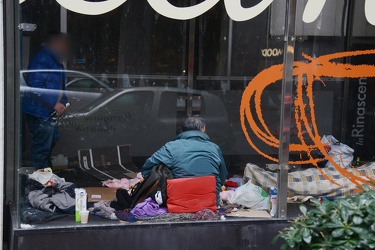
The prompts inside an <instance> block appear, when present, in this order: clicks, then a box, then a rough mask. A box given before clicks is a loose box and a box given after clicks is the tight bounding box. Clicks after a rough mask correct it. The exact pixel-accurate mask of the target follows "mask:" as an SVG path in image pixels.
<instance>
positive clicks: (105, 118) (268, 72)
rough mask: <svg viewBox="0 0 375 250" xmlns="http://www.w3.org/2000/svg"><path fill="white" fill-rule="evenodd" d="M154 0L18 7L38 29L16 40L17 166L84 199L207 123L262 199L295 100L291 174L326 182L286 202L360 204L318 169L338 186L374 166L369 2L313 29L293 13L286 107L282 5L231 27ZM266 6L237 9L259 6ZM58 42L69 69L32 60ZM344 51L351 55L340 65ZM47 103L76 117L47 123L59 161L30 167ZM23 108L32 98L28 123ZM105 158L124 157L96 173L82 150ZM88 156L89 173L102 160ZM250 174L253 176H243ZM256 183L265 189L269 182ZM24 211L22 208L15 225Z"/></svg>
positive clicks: (334, 8) (343, 7)
mask: <svg viewBox="0 0 375 250" xmlns="http://www.w3.org/2000/svg"><path fill="white" fill-rule="evenodd" d="M206 1H207V2H208V0H206ZM84 2H87V3H88V2H92V3H94V2H106V1H84ZM107 2H108V1H107ZM149 2H150V1H146V0H129V1H126V2H125V3H124V4H122V5H120V6H119V7H118V8H115V9H113V10H111V11H109V12H107V13H104V14H101V15H85V14H81V13H77V12H76V11H72V10H70V9H65V8H63V7H61V6H60V5H59V4H58V3H57V2H56V1H42V0H26V1H25V2H23V3H22V4H20V12H21V22H22V23H31V24H36V29H35V30H34V31H23V32H22V34H21V36H22V37H21V38H22V39H21V41H22V43H21V44H20V51H21V68H20V76H21V77H20V83H19V85H20V91H21V97H22V98H21V100H20V102H21V103H22V104H23V110H22V113H23V119H22V124H21V127H22V141H21V142H20V144H21V145H22V152H21V158H22V161H21V166H20V167H22V168H27V167H33V168H45V167H52V170H53V172H54V173H55V174H57V175H58V176H60V177H62V178H65V180H66V181H69V182H72V183H74V184H75V185H76V186H78V187H82V188H87V187H99V186H101V184H102V183H101V181H105V180H106V179H111V178H110V177H113V179H115V178H118V177H119V174H118V172H119V171H118V168H117V167H118V166H117V167H116V168H114V169H111V167H113V165H116V164H117V165H120V166H121V167H122V169H127V170H129V169H131V170H129V172H126V171H127V170H126V171H125V170H124V172H126V173H127V174H129V173H132V172H140V171H141V169H142V166H143V164H144V163H145V161H146V159H147V158H148V157H150V156H151V155H152V154H153V153H154V152H156V151H157V150H158V149H160V148H161V147H162V146H163V145H164V144H165V143H167V142H169V141H172V140H174V138H175V137H176V136H177V135H178V134H179V133H181V132H182V129H183V125H184V119H185V118H186V117H188V116H191V115H200V116H202V117H204V118H205V120H206V126H207V127H206V129H207V130H206V133H207V135H208V136H209V137H210V139H211V141H212V142H214V143H215V144H217V145H218V146H219V147H220V149H221V151H222V153H223V157H224V159H225V163H226V166H227V168H228V173H229V174H228V179H229V178H231V177H233V176H235V177H238V178H242V177H243V180H244V181H243V184H244V183H245V182H246V181H245V180H248V179H249V178H250V179H252V181H253V183H255V184H257V185H259V186H261V187H262V188H263V189H264V190H265V191H266V192H268V190H269V188H271V187H274V186H275V185H276V182H275V181H276V174H275V173H274V172H272V171H268V169H266V168H265V166H266V164H272V163H275V162H276V163H277V161H278V159H279V156H278V154H279V145H280V143H279V137H280V134H281V133H283V132H285V131H280V128H281V126H280V116H281V114H282V110H283V109H282V105H283V104H285V102H286V101H285V100H286V98H289V100H290V102H291V104H292V112H291V117H292V118H291V125H290V127H289V128H288V132H290V144H291V148H290V155H289V158H290V162H291V165H293V166H297V172H298V171H299V172H301V171H304V170H306V169H313V171H314V174H313V175H309V176H307V177H306V178H307V179H308V180H309V181H310V182H311V181H313V180H323V179H324V180H327V181H328V182H327V183H326V185H329V187H328V188H327V190H323V191H321V192H319V190H303V191H302V192H301V193H296V191H297V190H295V189H290V190H289V195H290V196H296V195H302V196H307V195H312V196H315V197H321V196H323V197H326V196H327V197H336V196H335V194H333V193H334V192H336V194H337V196H339V195H340V194H347V193H351V192H354V191H353V190H354V187H355V185H353V186H350V187H349V186H348V187H344V189H340V188H339V187H338V186H337V188H335V187H336V186H335V185H336V184H335V183H334V180H333V181H332V182H329V180H328V179H330V178H327V175H326V174H328V175H330V173H326V174H324V173H323V172H322V171H321V170H322V169H323V171H325V170H327V169H328V167H327V166H326V165H325V164H326V163H327V161H328V163H331V165H332V164H333V162H336V163H337V166H333V167H332V173H331V175H330V177H331V179H332V178H333V179H335V178H336V177H335V176H337V175H339V176H338V179H340V178H347V176H348V174H346V172H343V171H341V170H339V171H338V172H337V174H336V172H335V174H333V171H336V170H337V168H339V167H342V168H343V169H345V171H346V170H347V169H350V168H351V167H350V165H353V164H357V163H356V162H358V164H359V165H358V166H361V165H363V164H364V163H366V162H371V161H373V159H374V157H375V152H373V150H372V147H371V145H372V144H373V143H374V142H375V138H374V136H373V134H374V133H375V131H374V129H375V127H374V126H372V124H373V120H374V112H375V111H374V108H375V103H374V102H373V101H372V99H373V98H371V97H372V96H373V95H374V93H375V90H374V89H373V87H372V86H371V85H372V84H371V83H372V82H373V81H374V77H375V74H374V71H373V70H374V68H373V67H372V68H371V65H375V52H374V46H373V44H374V43H373V42H374V37H375V26H373V25H370V24H369V22H368V21H367V19H366V16H365V12H364V2H365V1H355V3H354V4H352V3H351V4H349V3H348V2H351V1H331V2H330V3H327V4H326V5H325V6H324V7H323V10H322V12H321V14H320V15H318V17H317V19H316V20H315V21H313V22H309V23H307V22H304V21H303V12H304V10H305V4H304V3H305V2H306V1H298V4H297V14H296V17H295V18H296V20H295V22H296V27H295V34H294V35H292V38H291V39H293V41H295V42H296V44H295V46H294V47H289V48H287V50H291V51H293V52H294V55H295V57H294V60H295V61H296V63H295V64H294V67H290V68H289V70H293V96H289V97H288V96H287V97H286V98H285V96H284V99H283V95H282V81H283V77H284V75H283V72H284V71H283V70H285V69H284V68H283V65H284V67H287V65H286V64H285V54H286V53H287V52H290V51H285V48H286V47H285V41H284V40H285V39H286V38H285V37H284V29H285V15H287V16H288V15H289V14H290V13H287V12H286V6H284V3H283V1H274V3H272V4H271V6H270V7H268V8H266V9H265V10H264V11H262V12H261V13H260V14H259V15H257V16H255V17H254V18H248V20H245V21H241V22H238V21H234V20H233V18H231V17H230V15H228V8H227V7H228V6H225V2H227V1H219V2H218V3H217V4H216V5H214V6H213V7H212V8H210V9H209V10H208V11H206V12H205V13H204V14H202V15H199V16H198V17H196V18H193V19H188V20H175V19H173V18H169V17H166V16H165V15H163V14H162V13H158V12H157V11H155V9H154V8H153V5H152V4H150V3H149ZM163 2H165V1H163ZM168 2H169V3H171V4H173V5H174V6H178V7H186V6H192V5H195V4H196V1H188V0H176V1H172V0H171V1H168ZM202 2H204V1H197V3H198V4H199V3H202ZM262 2H263V1H241V4H242V7H243V8H252V7H253V6H255V5H257V4H261V3H262ZM306 8H307V7H306ZM46 20H48V21H46ZM51 32H63V33H66V34H68V37H65V36H64V37H63V39H66V42H67V43H68V44H69V46H68V47H69V53H67V57H66V58H65V59H64V60H63V61H61V62H58V63H56V62H52V64H53V65H52V66H51V67H52V68H49V66H48V65H40V64H38V66H35V58H34V56H35V55H36V54H37V53H38V52H39V51H40V50H43V46H42V45H43V43H45V42H46V41H48V36H49V34H51ZM44 45H45V44H44ZM349 51H357V52H354V53H348V54H345V52H349ZM360 51H363V53H361V52H360ZM338 53H341V54H338ZM327 55H328V56H329V55H333V56H332V58H331V59H329V62H325V61H324V60H323V61H319V60H318V61H314V60H315V59H319V58H324V57H325V56H327ZM33 58H34V59H33ZM33 60H34V61H33ZM43 60H44V59H42V61H43ZM43 62H44V61H43ZM56 65H57V66H56ZM285 65H286V66H285ZM342 65H344V66H342ZM345 65H346V66H345ZM364 65H370V66H368V68H366V66H364ZM361 66H363V68H361V69H360V68H358V67H361ZM345 67H346V68H345ZM349 68H350V69H349ZM350 70H352V71H350ZM370 70H372V72H370ZM59 79H64V81H65V79H66V82H65V83H64V82H59V81H60V80H59ZM284 79H285V78H284ZM267 81H269V82H267ZM31 82H32V83H31ZM41 82H45V83H48V84H55V85H56V84H57V85H58V86H61V87H60V88H58V89H56V88H55V89H54V90H51V89H47V90H46V88H45V87H43V86H38V83H41ZM246 93H249V96H248V97H249V98H248V99H246V98H247V97H246V95H247V94H246ZM50 96H55V97H56V98H57V100H60V101H61V102H63V101H64V100H66V101H69V104H70V106H68V107H67V108H66V112H64V114H63V115H62V116H61V117H58V118H57V119H56V120H52V122H55V123H56V124H58V127H59V135H58V138H57V135H56V134H54V135H51V136H53V138H52V139H51V138H45V140H47V139H48V140H53V146H54V147H53V150H52V152H51V161H50V162H49V161H48V162H45V163H44V162H41V161H38V159H35V158H37V157H38V155H37V153H35V152H40V148H39V150H38V149H36V148H35V143H36V141H37V140H38V139H41V137H36V134H37V126H39V125H40V124H39V123H36V122H35V118H37V120H38V119H39V120H40V119H41V118H42V120H44V121H46V120H48V122H51V119H52V118H53V116H54V111H53V108H52V109H51V110H50V111H51V112H50V113H51V114H47V113H48V112H47V111H43V110H42V111H41V110H37V109H36V108H35V109H33V108H30V107H31V106H32V105H36V106H38V105H39V104H40V103H42V104H43V105H47V103H48V102H49V100H50V99H48V98H49V97H50ZM25 98H31V99H29V100H28V101H30V106H29V107H26V109H27V110H28V111H26V110H25V103H27V102H25ZM64 98H66V99H64ZM244 100H245V101H244ZM38 103H39V104H38ZM64 104H66V103H64ZM43 105H42V106H43ZM52 107H53V106H52ZM28 108H29V109H28ZM245 108H246V109H245ZM64 109H65V108H64ZM247 111H248V112H247ZM33 112H34V113H33ZM38 112H39V113H38ZM43 112H44V113H43ZM46 112H47V113H46ZM57 116H59V115H57ZM243 118H244V121H245V122H243V120H242V119H243ZM33 119H34V120H33ZM38 124H39V125H38ZM33 126H34V127H33ZM35 126H36V127H35ZM40 126H41V125H40ZM54 128H57V126H56V127H54ZM323 135H326V136H329V135H332V136H333V137H335V138H336V139H337V140H338V141H341V142H343V143H345V144H347V145H348V146H349V147H351V148H353V149H354V152H351V153H349V155H343V156H342V157H341V160H342V159H343V158H344V160H345V159H348V162H345V165H342V163H341V162H340V160H338V161H337V160H336V161H335V160H334V159H333V158H334V155H331V154H329V153H328V154H329V156H328V155H326V154H327V152H329V150H328V151H324V150H323V149H324V147H326V146H327V144H319V141H320V138H322V137H323ZM317 138H318V139H317ZM57 139H58V140H57ZM317 140H319V141H317ZM336 144H337V142H336ZM32 145H34V147H32ZM123 145H127V146H126V148H127V151H126V156H125V155H122V156H121V154H120V149H119V148H120V147H119V146H123ZM50 146H51V145H50ZM50 146H49V147H47V148H46V151H47V154H48V151H49V150H50ZM104 148H107V149H108V148H112V149H113V152H115V151H114V150H118V151H116V152H115V153H114V157H115V159H106V160H104V159H103V157H102V162H101V163H98V164H102V166H100V167H96V166H91V169H89V167H87V166H86V165H85V164H84V160H83V158H82V157H81V156H82V154H83V153H82V152H80V153H79V151H80V150H88V149H89V150H91V151H90V152H91V154H94V153H95V152H99V153H98V154H99V158H100V157H101V156H103V155H104V153H103V154H102V155H100V152H101V151H100V150H104ZM95 150H99V151H95ZM113 152H112V153H113ZM44 153H45V152H44ZM112 156H113V154H112V155H111V157H112ZM91 157H92V158H91V162H92V164H94V165H95V164H96V162H95V159H94V158H95V157H96V156H94V155H92V156H91ZM116 157H119V158H116ZM121 157H127V158H126V159H127V160H126V161H127V162H126V164H128V165H126V166H125V165H124V164H125V163H124V164H122V163H123V160H124V159H125V158H121ZM327 157H331V158H329V159H328V158H327ZM345 157H347V158H345ZM47 158H48V157H47ZM120 158H121V159H120ZM319 159H320V160H319ZM339 159H340V157H339ZM86 160H87V159H86ZM116 161H118V162H116ZM86 163H87V162H86ZM248 163H251V164H254V165H257V166H259V168H258V167H257V168H256V169H257V170H251V171H250V172H248V171H249V169H248V168H249V165H248ZM35 164H39V165H35ZM43 164H44V165H43ZM87 164H89V163H87ZM129 166H130V167H129ZM258 169H260V170H258ZM335 169H336V170H335ZM95 171H96V173H94V174H93V172H95ZM315 171H316V172H315ZM327 171H328V170H327ZM347 171H349V170H347ZM350 171H351V170H350ZM361 171H362V169H361ZM362 172H363V173H365V174H366V173H367V172H366V170H363V171H362ZM304 173H305V172H303V173H302V172H301V175H302V177H301V176H299V177H296V176H294V177H293V178H300V179H298V180H300V183H299V184H296V185H300V184H301V183H303V181H304V180H305V179H306V178H305V179H304V177H303V174H304ZM350 173H352V172H350ZM121 174H122V173H121ZM132 174H133V173H132ZM103 175H104V176H105V178H104V177H103ZM98 176H99V177H98ZM260 176H263V177H260ZM332 176H333V177H332ZM132 177H133V178H134V177H135V176H134V175H132ZM261 178H264V179H265V180H269V182H268V184H267V181H263V180H260V179H261ZM296 182H297V181H296ZM349 183H350V182H349ZM29 184H30V183H28V182H27V181H25V179H21V180H20V185H21V186H20V191H21V192H20V193H21V195H25V192H26V193H27V192H28V190H27V188H29V187H28V185H29ZM302 185H303V184H302ZM345 188H346V189H345ZM22 198H25V199H26V198H27V197H22ZM21 205H22V204H21ZM22 211H23V210H22V208H20V211H19V212H20V213H21V217H22ZM21 221H22V219H21ZM61 223H64V220H62V221H61Z"/></svg>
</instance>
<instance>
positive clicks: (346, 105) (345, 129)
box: [341, 0, 355, 142]
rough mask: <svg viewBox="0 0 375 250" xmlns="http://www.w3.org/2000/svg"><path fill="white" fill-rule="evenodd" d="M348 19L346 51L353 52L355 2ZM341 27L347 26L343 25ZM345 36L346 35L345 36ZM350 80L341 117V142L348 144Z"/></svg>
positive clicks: (347, 81) (344, 92) (350, 7)
mask: <svg viewBox="0 0 375 250" xmlns="http://www.w3.org/2000/svg"><path fill="white" fill-rule="evenodd" d="M348 1H349V2H348V9H347V13H348V15H347V19H346V48H345V49H346V50H347V51H348V50H351V49H352V46H353V41H352V40H353V39H352V35H353V23H354V8H355V3H354V0H348ZM341 25H345V24H344V23H342V24H341ZM343 35H344V34H343ZM350 62H351V57H346V59H345V63H350ZM349 85H350V79H349V78H345V79H344V84H343V98H342V117H341V128H342V129H341V141H343V142H346V139H347V134H348V126H347V121H348V113H349V98H350V89H349Z"/></svg>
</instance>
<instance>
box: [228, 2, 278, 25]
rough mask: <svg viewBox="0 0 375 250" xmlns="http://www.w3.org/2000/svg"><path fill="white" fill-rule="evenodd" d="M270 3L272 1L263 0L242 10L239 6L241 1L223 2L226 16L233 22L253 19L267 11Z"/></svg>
mask: <svg viewBox="0 0 375 250" xmlns="http://www.w3.org/2000/svg"><path fill="white" fill-rule="evenodd" d="M272 2H273V0H263V1H262V2H260V3H258V4H257V5H255V6H253V7H251V8H243V7H242V5H241V0H225V1H224V3H225V8H226V10H227V13H228V16H229V17H230V18H232V19H233V21H238V22H241V21H246V20H250V19H253V18H254V17H256V16H258V15H259V14H260V13H262V12H263V11H264V10H265V9H267V8H268V6H270V4H271V3H272Z"/></svg>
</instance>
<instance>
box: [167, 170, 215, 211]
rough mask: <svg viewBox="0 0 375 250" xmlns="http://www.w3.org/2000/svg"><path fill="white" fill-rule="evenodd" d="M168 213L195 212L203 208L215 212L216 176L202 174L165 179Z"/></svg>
mask: <svg viewBox="0 0 375 250" xmlns="http://www.w3.org/2000/svg"><path fill="white" fill-rule="evenodd" d="M167 195H168V200H167V207H168V212H169V213H195V212H198V211H200V210H203V209H205V208H207V209H210V210H211V211H213V212H216V210H217V207H216V178H215V177H214V176H202V177H195V178H179V179H173V180H167Z"/></svg>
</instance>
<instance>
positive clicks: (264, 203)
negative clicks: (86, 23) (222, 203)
mask: <svg viewBox="0 0 375 250" xmlns="http://www.w3.org/2000/svg"><path fill="white" fill-rule="evenodd" d="M229 202H230V203H232V204H238V205H242V206H245V207H247V208H251V209H255V210H269V208H270V199H269V197H268V195H267V193H266V192H265V191H264V190H263V189H262V188H261V187H258V186H256V185H254V184H253V183H251V182H250V181H249V182H247V183H246V184H245V185H242V186H240V187H239V188H237V189H236V191H235V192H234V195H233V196H231V197H229Z"/></svg>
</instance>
